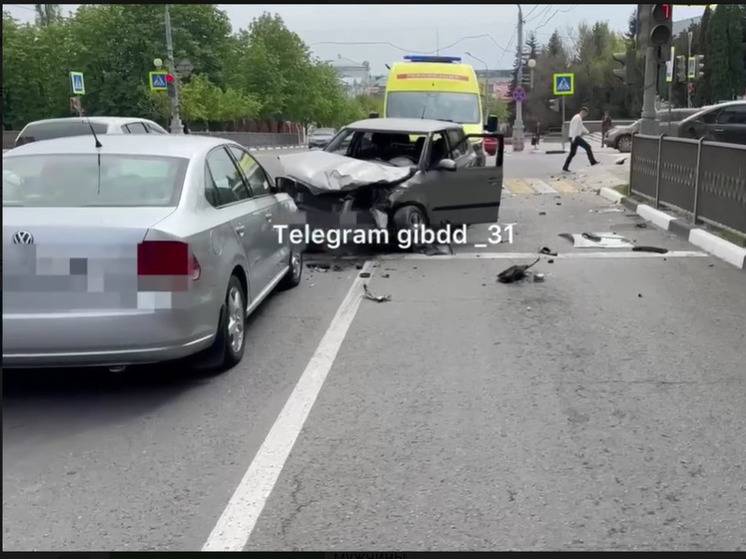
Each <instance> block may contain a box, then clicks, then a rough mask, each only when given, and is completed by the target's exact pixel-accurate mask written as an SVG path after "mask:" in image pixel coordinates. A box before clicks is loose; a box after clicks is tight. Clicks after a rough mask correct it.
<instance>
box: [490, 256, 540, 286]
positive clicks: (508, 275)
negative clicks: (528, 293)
mask: <svg viewBox="0 0 746 559" xmlns="http://www.w3.org/2000/svg"><path fill="white" fill-rule="evenodd" d="M539 260H541V257H539V258H537V259H536V260H534V261H533V262H532V263H531V264H517V265H513V266H510V267H509V268H506V269H504V270H503V271H502V272H500V273H499V274H497V281H499V282H500V283H513V282H516V281H519V280H522V279H524V278H525V277H526V270H528V269H529V268H530V267H531V266H533V265H534V264H536V263H537V262H538V261H539Z"/></svg>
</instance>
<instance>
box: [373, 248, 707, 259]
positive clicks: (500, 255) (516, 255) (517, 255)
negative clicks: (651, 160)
mask: <svg viewBox="0 0 746 559" xmlns="http://www.w3.org/2000/svg"><path fill="white" fill-rule="evenodd" d="M537 256H539V254H537V253H535V252H456V253H454V254H442V255H441V254H437V255H434V256H428V255H427V254H382V255H380V256H379V257H378V259H379V260H477V259H478V260H516V259H521V258H534V259H535V258H536V257H537ZM542 256H545V255H542ZM708 256H710V255H709V254H707V253H706V252H701V251H697V250H679V251H671V252H667V253H665V254H659V253H656V252H632V251H624V252H619V251H614V252H565V253H560V254H558V255H557V256H546V258H559V259H575V258H692V257H695V258H701V257H708Z"/></svg>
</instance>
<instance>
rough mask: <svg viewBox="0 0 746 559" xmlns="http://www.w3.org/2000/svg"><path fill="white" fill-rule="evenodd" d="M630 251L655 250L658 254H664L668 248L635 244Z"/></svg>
mask: <svg viewBox="0 0 746 559" xmlns="http://www.w3.org/2000/svg"><path fill="white" fill-rule="evenodd" d="M632 252H655V253H658V254H666V253H667V252H668V249H667V248H660V247H648V246H636V247H632Z"/></svg>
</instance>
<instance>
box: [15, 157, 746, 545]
mask: <svg viewBox="0 0 746 559" xmlns="http://www.w3.org/2000/svg"><path fill="white" fill-rule="evenodd" d="M581 155H583V154H580V155H579V156H578V158H577V159H576V160H575V162H574V163H573V169H576V170H577V172H576V173H575V174H573V175H569V176H565V177H560V175H559V174H558V173H557V171H558V169H559V168H560V167H561V163H562V156H548V155H546V154H532V153H527V152H524V153H522V154H509V155H508V156H506V167H505V169H506V192H505V194H504V197H503V207H502V210H501V216H500V223H509V222H513V223H515V224H516V225H515V238H514V242H513V243H512V244H509V243H501V244H495V245H493V244H489V243H486V244H488V246H487V247H486V248H475V247H474V246H473V245H474V244H479V243H485V242H486V241H487V240H488V237H489V233H488V231H487V228H486V226H480V227H474V228H472V229H471V230H470V232H469V239H468V241H469V243H468V244H467V245H463V246H454V247H453V251H454V254H453V255H447V256H433V257H428V256H425V255H418V254H412V255H402V254H393V255H385V256H382V255H379V254H370V253H369V254H364V255H361V257H360V258H359V259H358V260H355V259H346V260H339V261H338V262H337V263H338V265H339V266H340V267H341V270H339V271H335V270H333V269H331V270H329V271H328V272H320V271H316V270H312V269H308V268H307V269H305V270H304V278H303V280H302V283H301V285H300V286H299V287H298V288H296V289H294V290H291V291H287V292H280V293H276V294H275V295H273V296H272V297H270V298H269V299H268V300H267V301H266V302H265V303H264V304H263V305H262V306H261V307H260V309H259V310H258V311H257V313H256V314H255V315H253V316H252V318H251V319H250V320H249V324H248V338H247V344H248V345H247V352H246V356H245V357H244V360H243V361H242V363H241V364H240V365H239V366H237V367H235V368H234V369H232V370H230V371H228V372H226V373H224V374H222V375H217V376H210V375H204V374H196V373H193V372H189V371H188V369H187V368H185V367H184V366H183V365H179V364H175V365H171V366H152V367H142V368H134V369H130V370H128V371H126V373H125V374H123V375H112V374H109V373H106V372H103V371H99V370H53V371H4V374H3V392H4V406H3V548H4V550H32V549H36V550H102V549H115V550H193V549H201V548H202V547H203V546H204V545H205V544H206V543H207V542H208V539H209V538H213V539H212V540H209V541H213V542H217V543H222V542H223V541H224V540H231V541H232V542H234V543H233V544H231V545H234V546H235V545H236V544H235V542H240V546H239V547H238V548H239V549H240V547H243V546H244V544H245V548H246V549H250V550H260V549H261V550H294V549H300V550H318V549H333V550H371V549H373V550H390V549H406V550H431V549H432V550H434V549H443V550H488V549H526V550H528V549H532V550H549V549H565V550H584V549H618V550H626V549H654V550H662V549H676V550H684V549H687V550H697V549H700V550H710V549H717V550H744V549H746V517H745V516H744V513H743V511H744V510H746V482H745V481H744V480H746V471H745V469H746V448H745V447H744V445H743V441H744V440H746V414H745V413H744V410H746V382H745V377H746V375H745V373H744V371H745V370H746V367H744V361H746V355H744V347H746V344H745V342H746V339H745V338H744V329H743V327H742V323H743V317H744V316H746V297H745V296H744V295H746V281H744V279H745V278H746V276H744V274H743V272H742V271H739V270H736V269H735V268H733V267H731V266H729V265H728V264H725V263H723V262H721V261H719V260H717V259H715V258H712V257H709V256H707V255H703V254H701V253H698V251H696V250H695V249H694V247H692V246H691V245H688V244H687V243H685V242H683V241H681V240H680V239H678V238H676V237H673V236H671V235H669V234H668V233H665V232H662V231H659V230H657V229H655V228H654V227H653V226H652V225H650V226H649V227H647V228H639V227H637V225H636V224H637V223H639V222H640V219H639V218H637V217H634V216H630V215H627V213H626V212H618V211H614V212H606V210H609V209H612V208H611V207H610V206H611V205H610V204H609V203H608V202H606V201H605V200H603V199H601V198H600V197H598V196H597V195H596V194H595V193H593V192H592V190H591V188H592V186H593V184H595V183H598V182H599V181H602V180H608V179H609V177H610V176H617V177H621V178H622V179H623V175H624V169H623V166H615V165H614V164H613V161H614V159H613V158H612V155H611V154H610V155H608V156H606V159H607V160H608V162H607V163H605V164H604V165H603V166H602V168H601V169H598V168H594V169H591V170H589V169H588V163H587V160H583V158H581ZM558 179H559V180H558ZM535 180H539V181H542V182H543V183H544V184H546V185H550V187H551V186H552V185H554V187H556V188H555V190H556V192H555V193H548V194H537V193H535V192H533V193H532V192H531V191H529V190H527V189H526V184H528V185H532V184H536V183H535V182H533V181H535ZM522 181H523V182H522ZM511 189H512V190H511ZM542 212H543V214H542ZM583 231H595V232H601V231H614V232H617V233H620V234H622V235H625V236H627V237H629V238H630V239H633V240H635V241H636V242H637V244H646V245H655V246H661V247H665V248H667V249H669V250H671V251H673V252H671V253H669V254H666V255H657V254H637V253H634V254H633V253H629V252H627V251H626V250H624V251H621V252H620V249H575V248H573V247H572V243H571V242H570V241H568V240H566V239H564V238H561V237H559V236H558V235H559V234H560V233H579V232H583ZM541 246H548V247H550V248H551V249H553V250H556V251H558V252H559V255H558V256H557V257H555V258H554V259H553V260H554V262H553V263H549V262H548V258H546V257H545V258H543V259H542V261H541V262H540V263H539V264H537V265H536V267H535V269H536V271H540V272H543V273H545V274H546V279H545V281H544V282H541V283H534V282H532V281H525V282H522V283H518V284H510V285H504V284H500V283H497V282H496V281H495V276H496V274H497V273H498V272H499V271H500V270H502V269H504V268H506V267H508V266H509V265H511V264H513V263H524V262H530V261H531V258H529V257H528V256H529V253H531V254H533V253H536V251H537V249H538V248H539V247H541ZM630 256H632V257H630ZM316 258H317V259H319V260H323V259H327V260H328V257H325V256H316ZM364 261H370V263H369V264H368V265H367V266H368V267H370V269H371V272H372V277H371V279H370V280H368V284H369V288H370V291H371V292H372V293H374V294H376V295H391V297H392V300H391V301H390V302H387V303H375V302H373V301H369V300H362V301H360V298H359V294H360V293H359V292H360V290H361V289H362V288H361V285H360V282H361V281H362V280H360V279H359V278H358V274H359V273H360V271H359V270H358V269H357V268H356V265H360V264H362V263H363V262H364ZM366 269H367V268H366ZM351 287H352V288H353V290H352V291H350V288H351ZM296 386H297V389H296ZM305 413H308V416H307V417H306V416H305V415H304V414H305ZM283 449H284V450H283ZM286 454H287V456H286ZM250 466H251V468H250ZM247 471H248V473H247ZM237 488H238V489H241V488H243V489H244V490H245V491H246V492H247V493H246V495H249V496H256V495H260V498H259V500H258V501H251V500H244V501H242V500H241V499H236V498H232V497H235V495H234V492H235V491H236V489H237ZM261 488H267V492H266V493H264V494H260V492H259V490H260V489H261ZM258 492H259V493H258ZM239 493H240V492H239ZM221 515H224V516H222V517H221ZM231 515H236V516H233V517H231ZM252 515H254V516H255V517H256V522H255V523H249V524H248V525H247V524H246V522H245V519H246V518H252ZM221 518H224V519H225V518H228V519H230V518H237V519H239V520H240V521H239V522H237V523H224V524H220V520H221ZM242 522H243V524H242ZM218 525H220V526H221V528H220V530H218V532H220V531H221V530H222V529H223V528H225V530H224V531H223V533H222V535H221V534H216V533H213V529H214V528H215V527H216V526H218ZM211 534H212V536H211ZM231 538H232V539H231Z"/></svg>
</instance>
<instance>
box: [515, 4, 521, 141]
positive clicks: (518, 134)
mask: <svg viewBox="0 0 746 559" xmlns="http://www.w3.org/2000/svg"><path fill="white" fill-rule="evenodd" d="M516 5H517V6H518V76H517V79H516V84H517V85H516V87H518V86H520V85H521V83H522V81H523V10H522V9H521V5H520V4H516ZM513 151H523V103H522V102H521V101H516V102H515V121H514V122H513Z"/></svg>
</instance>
